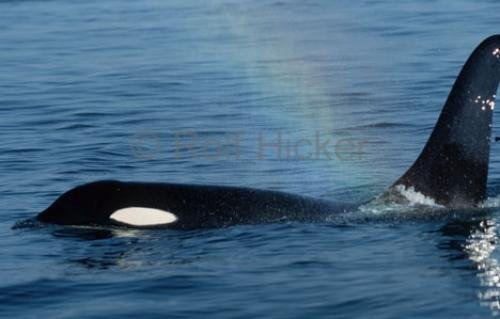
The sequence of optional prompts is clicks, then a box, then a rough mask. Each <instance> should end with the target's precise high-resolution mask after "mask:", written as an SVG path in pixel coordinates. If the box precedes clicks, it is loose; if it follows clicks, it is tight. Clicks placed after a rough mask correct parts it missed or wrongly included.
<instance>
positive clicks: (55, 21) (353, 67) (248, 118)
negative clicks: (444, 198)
mask: <svg viewBox="0 0 500 319" xmlns="http://www.w3.org/2000/svg"><path fill="white" fill-rule="evenodd" d="M499 12H500V4H499V3H498V1H494V0H491V1H476V2H475V3H474V4H473V3H472V2H466V1H453V2H450V1H444V0H443V1H405V2H398V3H385V2H382V1H368V0H366V1H358V2H351V1H326V0H317V1H267V0H266V1H258V2H257V1H247V0H244V1H231V0H220V1H204V2H200V1H177V0H174V1H143V2H124V1H111V0H110V1H108V0H106V1H95V0H91V1H83V2H69V1H59V0H53V1H0V129H1V131H0V132H1V135H0V136H1V137H0V181H1V183H0V194H1V195H0V196H1V205H0V207H1V213H0V256H1V257H2V258H0V315H1V316H4V317H7V318H14V317H28V318H29V317H40V318H76V317H78V318H97V317H109V318H112V317H134V318H135V317H138V316H141V317H168V318H205V317H216V318H255V317H266V318H352V317H362V318H411V317H434V318H443V317H450V318H451V317H453V318H484V317H488V316H494V315H497V314H499V312H500V264H499V262H498V260H499V258H500V253H499V252H498V251H497V250H496V245H497V243H498V234H499V230H498V229H497V221H498V220H499V218H500V209H498V208H497V207H499V204H498V202H499V201H500V200H499V198H498V197H497V195H498V194H500V162H499V151H498V147H499V146H496V145H494V146H493V149H492V156H491V165H490V180H489V193H490V195H489V196H490V198H489V199H488V205H489V206H491V208H489V209H487V210H477V211H471V212H465V213H464V212H459V213H451V212H449V213H447V214H444V215H443V214H442V215H440V216H432V217H426V216H419V215H418V214H415V213H413V214H412V215H411V216H407V215H405V212H404V211H401V212H398V211H396V212H392V213H391V214H388V215H387V216H384V215H383V214H382V215H380V214H378V215H377V212H375V211H373V212H367V213H366V214H367V216H365V217H364V218H357V219H354V220H344V221H338V220H329V219H325V221H324V222H323V223H314V224H303V223H302V224H301V223H290V224H270V225H258V226H235V227H230V228H225V229H214V230H200V231H189V232H179V231H165V230H163V231H150V230H141V231H139V230H123V229H121V230H119V229H87V228H70V227H55V226H36V227H22V228H16V227H15V228H12V226H13V225H14V224H15V223H16V222H18V221H20V220H23V219H26V218H30V217H33V216H34V215H36V214H37V213H38V212H39V211H41V210H42V209H44V208H45V207H46V206H48V205H49V204H50V203H51V202H52V201H53V200H54V199H55V198H56V197H57V196H58V195H59V194H60V193H61V192H63V191H65V190H67V189H69V188H70V187H73V186H75V185H78V184H80V183H84V182H88V181H93V180H97V179H108V178H113V179H121V180H138V181H161V182H186V183H201V184H223V185H244V186H251V187H259V188H265V189H276V190H282V191H288V192H293V193H298V194H303V195H310V196H315V197H321V198H327V199H334V200H338V201H346V202H362V201H365V200H368V199H370V198H371V197H372V196H374V195H376V194H378V193H379V192H381V191H383V190H384V189H385V188H386V187H387V186H388V185H390V184H391V183H392V182H393V181H394V180H395V179H396V178H397V177H398V176H400V174H402V173H403V172H404V170H405V169H406V168H407V167H408V166H409V165H410V164H411V163H412V161H413V160H414V159H415V157H416V156H417V155H418V153H419V151H420V150H421V148H422V146H423V143H425V141H426V139H427V137H428V135H429V133H430V130H431V129H432V127H433V125H434V123H435V121H436V119H437V116H438V114H439V111H440V109H441V106H442V104H443V103H444V100H445V98H446V95H447V93H448V91H449V89H450V87H451V85H452V83H453V81H454V79H455V77H456V75H457V74H458V72H459V70H460V68H461V66H462V64H463V63H464V61H465V59H466V58H467V57H468V55H469V54H470V52H471V51H472V49H473V48H474V47H475V46H476V45H477V44H478V43H479V42H480V40H481V39H482V38H484V37H486V36H488V35H490V34H494V33H498V31H499V30H498V13H499ZM494 131H495V133H498V128H497V125H495V127H494ZM317 139H320V140H321V142H322V143H326V142H328V143H327V145H328V147H327V149H320V150H319V151H318V150H316V149H315V143H316V140H317ZM278 145H279V146H278ZM370 213H371V214H373V215H376V216H369V214H370ZM422 214H423V213H422Z"/></svg>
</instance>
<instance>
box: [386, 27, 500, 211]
mask: <svg viewBox="0 0 500 319" xmlns="http://www.w3.org/2000/svg"><path fill="white" fill-rule="evenodd" d="M499 78H500V35H498V34H497V35H493V36H491V37H489V38H487V39H485V40H484V41H483V42H482V43H481V44H479V46H478V47H477V48H476V49H475V50H474V52H472V54H471V56H470V57H469V59H468V60H467V62H466V63H465V65H464V66H463V68H462V71H461V72H460V74H459V76H458V78H457V79H456V81H455V84H454V85H453V88H452V89H451V92H450V94H449V96H448V99H447V101H446V103H445V105H444V107H443V110H442V111H441V115H440V116H439V119H438V121H437V124H436V126H435V127H434V131H433V132H432V134H431V136H430V138H429V140H428V141H427V144H426V145H425V147H424V149H423V150H422V153H421V154H420V156H419V157H418V158H417V160H416V161H415V163H414V164H413V165H412V166H411V167H410V169H409V170H408V171H407V172H406V173H405V174H404V175H403V176H402V177H401V178H399V179H398V180H397V181H396V182H395V183H394V184H393V186H391V188H390V190H394V189H395V188H397V187H398V185H402V186H404V187H405V188H406V189H410V188H412V187H413V188H414V190H415V191H417V192H420V193H422V194H423V195H425V196H428V197H430V198H433V199H434V200H435V202H436V203H438V204H440V205H444V206H449V207H461V206H476V205H477V204H478V203H480V202H481V201H483V200H484V199H485V196H486V181H487V177H488V162H489V153H490V135H491V121H492V114H493V109H494V106H495V98H496V91H497V88H498V81H499Z"/></svg>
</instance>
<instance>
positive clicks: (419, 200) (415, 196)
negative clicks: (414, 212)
mask: <svg viewBox="0 0 500 319" xmlns="http://www.w3.org/2000/svg"><path fill="white" fill-rule="evenodd" d="M394 189H395V190H396V191H398V192H399V193H400V194H401V195H403V197H404V198H406V200H408V202H409V204H410V205H425V206H432V207H443V206H441V205H439V204H437V203H436V201H435V200H434V198H432V197H428V196H425V195H424V194H422V193H420V192H417V191H416V190H415V188H414V187H413V186H411V187H408V188H406V186H404V185H396V186H395V187H394Z"/></svg>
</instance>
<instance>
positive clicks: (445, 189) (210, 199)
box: [37, 35, 500, 229]
mask: <svg viewBox="0 0 500 319" xmlns="http://www.w3.org/2000/svg"><path fill="white" fill-rule="evenodd" d="M497 50H498V51H497ZM495 52H498V53H497V54H495ZM499 78H500V35H494V36H491V37H489V38H487V39H486V40H484V41H483V42H482V43H481V44H480V45H479V46H478V47H477V48H476V49H475V50H474V52H473V53H472V55H471V56H470V57H469V59H468V60H467V62H466V63H465V65H464V67H463V69H462V71H461V72H460V75H459V76H458V77H457V80H456V81H455V84H454V85H453V88H452V90H451V92H450V94H449V96H448V99H447V101H446V103H445V105H444V107H443V110H442V112H441V115H440V116H439V119H438V122H437V124H436V126H435V128H434V131H433V132H432V134H431V136H430V138H429V140H428V142H427V144H426V145H425V147H424V149H423V151H422V153H421V154H420V156H419V157H418V158H417V160H416V161H415V163H414V164H413V165H412V166H411V167H410V169H409V170H408V171H407V172H406V173H405V174H403V176H402V177H401V178H399V179H398V180H397V181H396V182H395V183H394V184H393V186H391V187H390V188H389V190H388V191H387V192H386V193H390V192H394V191H395V186H397V185H404V186H405V187H407V188H410V187H413V188H414V189H415V190H416V191H418V192H420V193H422V194H424V195H426V196H428V197H430V198H433V199H434V200H435V201H436V202H437V203H438V204H441V205H443V206H446V207H474V206H477V205H478V204H479V203H480V202H481V201H482V200H484V199H485V196H486V182H487V176H488V163H489V152H490V142H491V141H490V135H491V121H492V114H493V109H492V107H491V106H492V104H490V103H492V102H493V103H494V100H495V94H496V91H497V88H498V81H499ZM487 101H488V102H487ZM133 206H135V207H149V208H157V209H162V210H165V211H169V212H171V213H173V214H175V215H176V216H177V217H178V220H177V221H176V222H174V223H171V224H166V225H160V226H159V227H165V228H176V229H195V228H207V227H223V226H229V225H234V224H249V223H266V222H278V221H283V220H294V221H308V220H314V219H315V218H316V217H318V216H324V215H325V214H333V213H344V212H349V211H352V210H353V209H355V207H353V206H351V205H345V204H337V203H333V202H329V201H324V200H318V199H314V198H308V197H303V196H298V195H293V194H287V193H282V192H275V191H267V190H257V189H250V188H238V187H222V186H201V185H182V184H160V183H126V182H118V181H100V182H94V183H90V184H85V185H82V186H78V187H76V188H74V189H72V190H70V191H68V192H66V193H64V194H63V195H61V196H60V197H59V198H58V199H57V200H56V201H55V202H54V203H53V204H52V205H51V206H50V207H48V208H47V209H46V210H44V211H43V212H41V213H40V214H39V215H38V216H37V219H38V220H40V221H42V222H48V223H54V224H62V225H110V224H113V222H112V221H111V220H110V219H109V216H110V215H111V214H112V213H113V212H114V211H116V210H118V209H121V208H126V207H133Z"/></svg>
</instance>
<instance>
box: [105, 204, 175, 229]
mask: <svg viewBox="0 0 500 319" xmlns="http://www.w3.org/2000/svg"><path fill="white" fill-rule="evenodd" d="M109 218H110V219H112V220H115V221H117V222H120V223H123V224H127V225H132V226H155V225H164V224H170V223H173V222H175V221H176V220H177V216H175V215H174V214H172V213H170V212H167V211H164V210H161V209H156V208H148V207H126V208H122V209H119V210H117V211H115V212H114V213H113V214H111V215H110V216H109Z"/></svg>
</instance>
